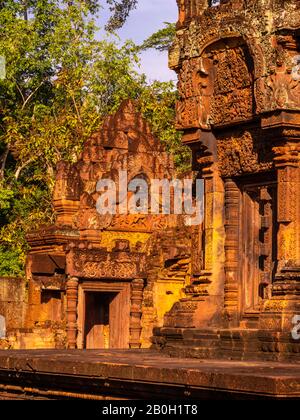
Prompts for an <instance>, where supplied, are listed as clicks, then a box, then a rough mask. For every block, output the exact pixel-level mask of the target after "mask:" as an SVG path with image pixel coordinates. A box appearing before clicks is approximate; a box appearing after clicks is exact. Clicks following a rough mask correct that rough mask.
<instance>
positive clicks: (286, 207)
mask: <svg viewBox="0 0 300 420" xmlns="http://www.w3.org/2000/svg"><path fill="white" fill-rule="evenodd" d="M299 151H300V147H299V145H298V144H297V143H296V142H292V143H289V142H286V143H285V144H284V145H282V146H278V147H275V148H274V153H275V165H276V169H277V180H278V193H277V195H278V206H277V222H278V234H277V261H278V262H277V271H276V275H275V281H274V283H273V287H272V297H271V299H269V300H267V301H266V302H265V304H264V313H263V315H262V317H261V323H260V327H261V328H262V329H264V330H270V331H272V330H273V331H280V332H285V333H290V332H291V330H292V328H293V318H294V316H295V315H297V314H300V153H299Z"/></svg>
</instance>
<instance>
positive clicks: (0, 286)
mask: <svg viewBox="0 0 300 420" xmlns="http://www.w3.org/2000/svg"><path fill="white" fill-rule="evenodd" d="M25 309H26V283H25V280H24V279H22V278H12V277H0V315H2V316H4V318H5V320H6V329H7V330H10V329H14V328H20V327H22V325H23V321H24V313H25Z"/></svg>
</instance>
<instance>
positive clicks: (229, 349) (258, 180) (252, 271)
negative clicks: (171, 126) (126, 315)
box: [153, 0, 300, 360]
mask: <svg viewBox="0 0 300 420" xmlns="http://www.w3.org/2000/svg"><path fill="white" fill-rule="evenodd" d="M178 5H179V21H178V24H177V36H176V39H175V41H174V44H173V46H172V48H171V51H170V67H171V68H172V69H174V70H175V71H176V72H177V74H178V78H179V84H178V88H179V94H180V98H179V101H178V104H177V126H178V129H180V130H182V131H183V132H184V136H183V141H184V143H186V144H187V145H189V146H190V148H191V149H192V152H193V169H194V171H197V172H198V174H199V175H198V176H199V177H201V178H203V179H204V182H205V221H204V226H203V227H202V228H201V231H202V241H201V244H202V248H201V252H200V255H202V259H201V260H200V261H201V263H200V265H201V269H200V270H199V272H198V273H197V275H194V276H193V277H192V281H191V285H189V286H188V287H187V288H186V289H185V292H186V296H185V297H184V298H183V299H181V300H179V301H178V302H177V303H176V304H175V305H174V306H173V308H172V310H171V311H169V312H168V313H167V314H166V316H165V318H164V326H163V327H161V328H157V329H155V333H154V337H153V343H154V347H158V348H161V349H163V350H164V351H165V352H168V353H169V354H171V355H177V356H178V355H179V356H183V355H186V356H193V357H225V358H238V359H243V358H260V359H270V360H284V359H286V360H299V357H300V356H299V354H300V340H297V339H296V338H295V337H296V336H295V335H294V334H292V331H293V330H294V329H295V322H296V321H295V320H296V316H297V315H299V314H300V189H299V187H300V158H299V156H300V155H299V152H300V76H299V68H300V66H299V63H300V58H299V57H300V4H299V1H292V0H291V1H285V2H283V1H279V0H273V1H268V2H265V1H255V2H254V1H238V2H237V1H234V0H228V1H220V2H207V1H198V0H182V1H181V0H179V1H178Z"/></svg>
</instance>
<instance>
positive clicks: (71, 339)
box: [67, 277, 79, 349]
mask: <svg viewBox="0 0 300 420" xmlns="http://www.w3.org/2000/svg"><path fill="white" fill-rule="evenodd" d="M78 283H79V280H78V278H76V277H70V278H69V279H68V280H67V340H68V348H69V349H76V340H77V303H78Z"/></svg>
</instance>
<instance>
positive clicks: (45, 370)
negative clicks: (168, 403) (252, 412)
mask: <svg viewBox="0 0 300 420" xmlns="http://www.w3.org/2000/svg"><path fill="white" fill-rule="evenodd" d="M299 397H300V364H284V363H277V362H245V361H243V362H238V361H224V360H198V359H179V358H177V359H176V358H170V357H167V356H165V355H163V354H161V353H158V352H155V351H152V350H15V351H13V350H3V351H0V399H2V400H3V399H89V400H115V399H129V400H130V399H146V400H148V399H149V400H151V399H153V400H154V399H156V400H174V399H177V400H180V399H197V400H206V399H274V398H278V399H298V398H299Z"/></svg>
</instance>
